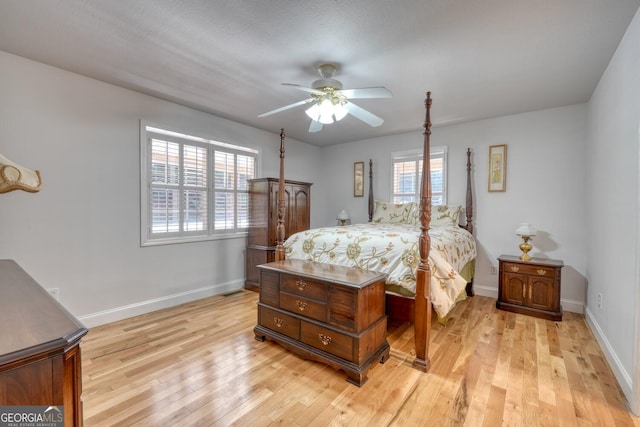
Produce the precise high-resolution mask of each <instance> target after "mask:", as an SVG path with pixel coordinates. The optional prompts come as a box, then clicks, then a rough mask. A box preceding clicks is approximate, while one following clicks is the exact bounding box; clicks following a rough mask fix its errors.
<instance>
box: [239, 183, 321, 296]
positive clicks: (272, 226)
mask: <svg viewBox="0 0 640 427" xmlns="http://www.w3.org/2000/svg"><path fill="white" fill-rule="evenodd" d="M284 191H285V197H284V203H285V216H284V237H285V239H286V238H287V237H289V236H291V235H292V234H293V233H297V232H298V231H304V230H308V229H309V226H310V224H311V184H309V183H308V182H298V181H285V186H284ZM277 219H278V179H276V178H258V179H251V180H249V236H248V238H247V250H246V254H245V284H244V287H245V288H246V289H250V290H253V291H256V290H258V287H259V285H260V271H259V270H258V268H257V266H258V265H259V264H265V263H267V262H271V261H274V260H275V251H276V226H277V222H278V221H277Z"/></svg>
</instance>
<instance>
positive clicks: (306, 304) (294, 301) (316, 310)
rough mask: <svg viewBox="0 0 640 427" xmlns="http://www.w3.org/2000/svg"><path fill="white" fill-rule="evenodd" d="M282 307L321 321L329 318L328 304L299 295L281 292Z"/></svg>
mask: <svg viewBox="0 0 640 427" xmlns="http://www.w3.org/2000/svg"><path fill="white" fill-rule="evenodd" d="M280 308H282V309H283V310H287V311H290V312H292V313H295V314H299V315H301V316H306V317H310V318H311V319H316V320H319V321H321V322H325V321H326V320H327V306H326V304H324V303H321V302H318V301H314V300H311V299H307V298H302V297H300V296H297V295H290V294H287V293H284V292H282V293H280Z"/></svg>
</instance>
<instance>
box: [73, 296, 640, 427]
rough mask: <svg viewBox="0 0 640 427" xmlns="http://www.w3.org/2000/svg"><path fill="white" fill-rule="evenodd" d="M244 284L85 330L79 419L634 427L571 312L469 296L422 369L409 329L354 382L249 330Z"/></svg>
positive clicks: (400, 329) (250, 310)
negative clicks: (519, 310) (555, 317)
mask: <svg viewBox="0 0 640 427" xmlns="http://www.w3.org/2000/svg"><path fill="white" fill-rule="evenodd" d="M256 302H257V294H256V293H253V292H249V291H244V292H240V293H236V294H231V295H228V296H215V297H211V298H207V299H203V300H200V301H197V302H194V303H189V304H185V305H182V306H178V307H174V308H170V309H166V310H162V311H158V312H155V313H151V314H147V315H143V316H139V317H135V318H132V319H127V320H123V321H120V322H116V323H112V324H109V325H105V326H101V327H97V328H94V329H91V330H90V332H89V334H88V335H87V336H86V337H85V339H84V340H83V344H82V351H83V354H82V362H83V363H82V365H83V383H84V387H83V388H84V391H83V400H84V419H85V425H86V426H103V425H104V426H106V425H121V426H133V425H144V426H174V425H176V426H177V425H179V426H195V425H202V426H217V425H220V426H227V425H237V426H265V425H286V426H310V425H317V426H326V425H363V426H368V427H373V426H386V425H391V426H447V425H451V426H454V425H465V426H498V425H509V426H538V425H540V426H555V425H558V426H565V425H567V426H633V425H635V426H640V420H639V419H638V418H636V417H634V416H633V415H631V413H630V412H629V411H628V409H627V406H626V403H625V399H624V397H623V396H622V392H621V391H620V389H619V387H618V385H617V382H616V380H615V378H614V376H613V374H612V372H611V370H610V369H609V366H608V365H607V362H606V361H605V359H604V357H603V355H602V353H601V351H600V349H599V347H598V345H597V343H596V341H595V339H594V337H593V335H592V334H591V332H590V330H589V329H588V327H587V326H586V324H585V322H584V318H583V317H582V316H580V315H576V314H573V313H565V316H564V321H563V322H557V323H556V322H550V321H545V320H540V319H535V318H533V317H528V316H523V315H518V314H513V313H506V312H503V311H500V310H496V309H495V300H494V299H491V298H486V297H480V296H476V297H473V298H470V299H468V300H466V301H464V302H462V303H460V304H459V305H458V306H457V307H456V308H455V310H454V312H453V313H452V316H451V319H450V320H449V323H448V324H447V326H446V327H443V326H441V325H439V324H434V326H433V331H432V335H431V340H432V342H431V350H430V355H431V370H430V371H429V372H428V373H426V374H423V373H420V372H418V371H416V370H414V369H412V368H411V366H410V365H411V361H412V360H413V355H412V353H413V328H412V327H411V325H408V324H400V325H390V327H389V337H388V340H389V343H390V344H391V357H390V358H389V360H388V361H387V362H386V363H385V364H378V365H376V366H375V367H374V368H373V369H372V370H371V371H370V372H369V380H368V381H367V383H366V384H364V386H363V387H361V388H358V387H356V386H354V385H351V384H349V383H347V382H346V381H345V378H346V376H345V375H344V374H343V373H342V372H340V371H335V370H333V369H331V368H329V367H327V366H325V365H322V364H319V363H315V362H309V361H305V360H302V359H300V358H298V357H297V356H295V355H293V354H291V353H289V352H287V351H286V350H284V349H283V348H282V347H280V346H278V345H277V344H275V343H273V342H270V341H267V342H259V341H256V340H255V339H254V335H253V326H254V325H255V322H256Z"/></svg>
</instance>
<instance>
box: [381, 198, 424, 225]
mask: <svg viewBox="0 0 640 427" xmlns="http://www.w3.org/2000/svg"><path fill="white" fill-rule="evenodd" d="M414 205H415V203H389V202H383V201H381V200H376V203H375V209H374V211H373V218H372V219H371V222H375V223H381V224H398V223H410V222H409V216H410V213H411V211H412V209H413V207H414Z"/></svg>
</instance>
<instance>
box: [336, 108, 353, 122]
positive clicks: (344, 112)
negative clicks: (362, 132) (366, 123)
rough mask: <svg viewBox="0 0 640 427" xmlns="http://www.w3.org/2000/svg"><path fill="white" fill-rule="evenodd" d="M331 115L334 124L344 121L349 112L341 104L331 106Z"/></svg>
mask: <svg viewBox="0 0 640 427" xmlns="http://www.w3.org/2000/svg"><path fill="white" fill-rule="evenodd" d="M333 114H334V115H335V116H336V122H339V121H340V120H342V119H344V117H345V116H346V115H347V114H349V110H347V107H345V106H344V105H342V104H335V105H334V106H333Z"/></svg>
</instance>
